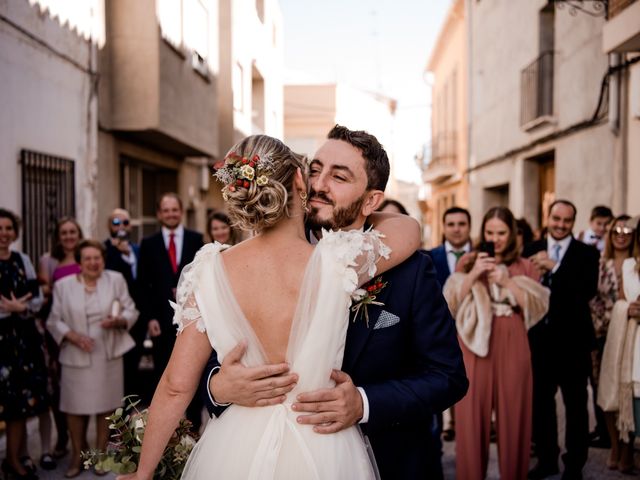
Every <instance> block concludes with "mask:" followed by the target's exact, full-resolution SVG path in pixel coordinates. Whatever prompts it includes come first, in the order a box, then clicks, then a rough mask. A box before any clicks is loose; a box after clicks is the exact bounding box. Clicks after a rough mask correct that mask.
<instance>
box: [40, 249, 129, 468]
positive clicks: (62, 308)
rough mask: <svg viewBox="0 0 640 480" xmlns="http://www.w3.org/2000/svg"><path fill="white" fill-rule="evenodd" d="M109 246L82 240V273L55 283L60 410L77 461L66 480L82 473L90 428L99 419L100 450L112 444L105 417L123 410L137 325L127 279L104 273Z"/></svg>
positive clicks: (53, 325)
mask: <svg viewBox="0 0 640 480" xmlns="http://www.w3.org/2000/svg"><path fill="white" fill-rule="evenodd" d="M104 260H105V250H104V246H103V245H102V244H101V243H100V242H98V241H95V240H83V241H82V242H81V243H80V245H78V248H77V249H76V261H77V262H78V264H79V265H80V273H78V274H76V275H71V276H68V277H66V278H64V279H62V280H60V281H59V282H57V283H56V285H55V287H54V289H53V306H52V309H51V313H50V314H49V319H48V321H47V328H48V329H49V331H50V332H51V335H52V336H53V338H54V339H55V341H56V342H57V343H58V344H59V345H60V347H61V348H60V363H61V364H62V377H61V381H60V410H61V411H63V412H65V413H66V414H67V422H68V425H69V432H70V434H71V445H72V448H73V455H72V458H71V463H70V465H69V469H68V470H67V472H66V473H65V477H67V478H72V477H75V476H78V475H79V474H80V473H81V471H82V461H81V458H80V452H81V451H82V450H85V449H86V448H87V439H86V435H87V424H88V420H89V416H90V415H95V416H96V424H97V427H96V430H97V431H96V437H97V442H96V443H97V448H98V449H101V450H104V449H105V448H106V446H107V441H108V438H109V429H108V425H109V422H108V420H106V418H105V417H106V416H107V415H108V414H109V413H110V412H111V411H112V410H113V409H115V408H117V407H118V406H120V405H121V401H122V396H123V392H124V381H123V373H122V355H123V354H124V353H125V352H127V351H128V350H130V349H131V348H133V346H134V341H133V339H132V338H131V336H130V335H129V333H128V330H129V329H130V328H131V327H132V326H133V324H134V323H135V321H136V320H137V319H138V311H137V310H136V308H135V306H134V303H133V300H132V299H131V296H130V295H129V292H128V290H127V284H126V282H125V280H124V277H123V276H122V275H121V274H120V273H118V272H113V271H110V270H105V269H104Z"/></svg>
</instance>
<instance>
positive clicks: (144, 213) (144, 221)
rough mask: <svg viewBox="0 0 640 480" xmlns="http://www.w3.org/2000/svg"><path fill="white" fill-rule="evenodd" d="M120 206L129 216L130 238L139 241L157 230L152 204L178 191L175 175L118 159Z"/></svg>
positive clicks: (135, 161)
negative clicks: (165, 194) (161, 197)
mask: <svg viewBox="0 0 640 480" xmlns="http://www.w3.org/2000/svg"><path fill="white" fill-rule="evenodd" d="M120 186H121V188H120V192H121V195H122V197H121V199H120V203H121V205H123V207H124V208H125V209H127V210H128V211H129V215H131V224H132V229H131V237H132V240H133V241H134V242H140V240H142V238H143V237H146V236H147V235H151V234H152V233H154V232H156V231H157V230H158V221H157V219H156V202H157V201H158V197H160V195H161V194H162V193H165V192H175V191H176V190H177V188H178V172H177V171H176V170H173V169H171V168H162V167H157V166H155V165H153V164H151V163H147V162H143V161H141V160H137V159H134V158H130V157H127V156H122V157H121V159H120Z"/></svg>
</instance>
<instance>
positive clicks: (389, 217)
mask: <svg viewBox="0 0 640 480" xmlns="http://www.w3.org/2000/svg"><path fill="white" fill-rule="evenodd" d="M369 224H370V225H371V226H373V228H374V229H375V230H377V231H379V232H380V233H382V234H383V235H384V238H383V239H382V241H383V243H384V244H385V245H386V246H387V247H389V248H390V249H391V253H390V254H389V258H384V257H381V258H380V260H378V263H376V267H377V272H376V274H377V275H379V274H381V273H383V272H386V271H387V270H390V269H392V268H393V267H395V266H396V265H399V264H401V263H402V262H404V261H405V260H406V259H407V258H409V257H410V256H411V255H413V253H414V252H415V251H416V250H418V249H419V248H420V247H421V238H420V237H421V234H420V224H419V223H418V222H417V221H416V220H415V219H414V218H412V217H410V216H409V215H400V214H398V213H384V212H375V213H372V214H371V215H370V216H369Z"/></svg>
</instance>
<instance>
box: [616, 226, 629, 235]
mask: <svg viewBox="0 0 640 480" xmlns="http://www.w3.org/2000/svg"><path fill="white" fill-rule="evenodd" d="M613 233H614V234H616V235H631V234H632V233H633V228H630V227H615V228H614V229H613Z"/></svg>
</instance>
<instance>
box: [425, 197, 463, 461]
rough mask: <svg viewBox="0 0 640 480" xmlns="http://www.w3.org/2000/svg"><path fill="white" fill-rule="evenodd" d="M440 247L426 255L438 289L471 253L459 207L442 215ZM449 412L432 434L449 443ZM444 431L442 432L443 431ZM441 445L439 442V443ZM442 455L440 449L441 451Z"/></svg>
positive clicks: (452, 428) (451, 416)
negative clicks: (431, 261) (430, 261)
mask: <svg viewBox="0 0 640 480" xmlns="http://www.w3.org/2000/svg"><path fill="white" fill-rule="evenodd" d="M442 236H443V237H444V242H443V243H442V245H440V246H438V247H436V248H434V249H432V250H429V251H428V252H427V253H428V254H429V256H430V257H431V260H433V265H434V267H435V268H436V274H437V278H438V283H440V287H441V288H442V287H444V284H445V282H446V281H447V278H449V275H451V274H452V273H453V272H455V270H456V264H457V263H458V260H460V257H462V255H464V254H465V253H468V252H470V251H471V214H470V213H469V211H468V210H466V209H464V208H461V207H451V208H448V209H447V210H446V211H445V212H444V214H443V215H442ZM448 412H449V422H448V425H447V422H443V418H442V415H437V419H436V426H435V428H434V434H435V435H437V436H438V437H439V436H440V433H441V432H443V435H442V438H443V439H444V440H445V441H448V442H451V441H453V440H454V439H455V417H454V409H453V408H451V409H449V410H448ZM443 430H444V431H443ZM440 443H441V442H440ZM441 453H442V449H441Z"/></svg>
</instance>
